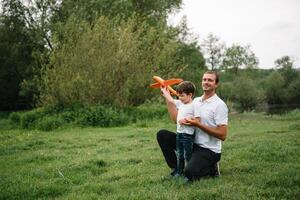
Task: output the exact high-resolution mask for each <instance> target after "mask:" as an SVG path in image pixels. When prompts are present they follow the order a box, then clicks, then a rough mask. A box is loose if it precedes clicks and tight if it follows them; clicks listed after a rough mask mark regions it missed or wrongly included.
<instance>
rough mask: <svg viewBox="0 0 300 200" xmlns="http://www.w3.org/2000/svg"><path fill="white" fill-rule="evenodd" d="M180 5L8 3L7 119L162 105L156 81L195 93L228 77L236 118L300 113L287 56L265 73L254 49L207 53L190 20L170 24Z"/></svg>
mask: <svg viewBox="0 0 300 200" xmlns="http://www.w3.org/2000/svg"><path fill="white" fill-rule="evenodd" d="M181 4H182V1H181V0H164V1H147V0H126V1H124V0H115V1H110V0H97V1H85V0H78V1H72V0H61V1H53V0H30V1H25V0H1V6H2V9H1V16H0V67H1V68H0V85H1V88H0V93H1V95H0V109H1V110H18V109H24V108H32V107H37V106H53V105H54V106H55V105H61V106H71V105H74V104H77V103H80V104H83V105H87V106H89V105H90V106H94V105H99V104H101V105H113V106H119V107H128V106H137V105H141V104H143V103H145V102H147V101H151V100H155V99H156V98H157V96H158V95H157V91H154V90H151V89H149V88H148V86H149V83H150V82H151V77H152V76H153V75H159V76H161V77H165V78H171V77H181V78H183V79H185V80H190V81H193V82H195V83H196V84H197V86H198V87H197V88H199V89H198V94H200V92H201V91H200V88H201V87H200V85H199V84H200V75H201V72H203V71H205V70H207V69H212V70H218V71H220V73H221V74H222V77H223V78H222V84H221V85H220V88H219V93H220V95H221V96H222V97H223V98H224V99H225V100H226V101H228V102H231V103H232V104H233V105H234V107H235V108H236V109H239V110H253V109H255V108H257V107H259V106H262V105H274V104H282V105H286V104H295V103H298V102H297V100H298V99H299V97H300V94H299V93H300V92H299V88H300V77H299V71H297V70H296V69H295V68H294V66H293V60H292V59H291V58H290V57H289V56H283V57H282V58H279V59H278V60H276V61H275V68H274V69H271V70H262V69H259V68H258V64H259V61H258V58H257V57H256V56H255V54H254V52H252V51H251V47H250V46H241V45H239V44H234V45H232V46H230V47H226V45H225V44H223V43H222V42H220V39H219V38H217V37H216V36H214V35H212V34H210V35H209V36H208V37H207V38H206V39H205V40H204V41H203V42H202V43H201V44H199V43H198V42H197V38H193V36H192V34H190V33H189V30H188V28H187V26H186V22H185V21H184V20H183V22H182V23H181V24H179V25H178V26H170V25H168V23H167V17H168V15H169V14H170V13H171V12H174V11H175V10H177V9H179V8H180V6H181Z"/></svg>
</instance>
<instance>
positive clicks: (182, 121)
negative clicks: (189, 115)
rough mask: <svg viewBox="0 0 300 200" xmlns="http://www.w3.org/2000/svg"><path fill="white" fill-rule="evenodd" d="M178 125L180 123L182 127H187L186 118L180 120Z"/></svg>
mask: <svg viewBox="0 0 300 200" xmlns="http://www.w3.org/2000/svg"><path fill="white" fill-rule="evenodd" d="M178 123H179V124H180V125H185V124H186V123H187V121H186V119H185V118H184V119H181V120H179V121H178Z"/></svg>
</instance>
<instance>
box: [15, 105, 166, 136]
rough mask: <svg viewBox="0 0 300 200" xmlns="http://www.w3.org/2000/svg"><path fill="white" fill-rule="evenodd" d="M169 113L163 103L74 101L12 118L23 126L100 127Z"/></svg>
mask: <svg viewBox="0 0 300 200" xmlns="http://www.w3.org/2000/svg"><path fill="white" fill-rule="evenodd" d="M166 115H167V109H166V107H165V106H164V105H161V104H145V105H141V106H138V107H127V108H119V107H109V106H103V105H96V106H83V105H80V104H74V105H73V106H69V107H64V108H63V107H59V106H57V107H44V108H37V109H34V110H31V111H27V112H13V113H11V114H10V116H9V119H10V121H11V122H12V123H14V124H16V125H18V126H19V127H20V128H23V129H38V130H42V131H51V130H53V129H56V128H58V127H61V126H63V125H65V124H74V125H80V126H98V127H116V126H124V125H128V124H129V123H135V122H137V121H143V120H148V119H153V118H161V117H163V116H166Z"/></svg>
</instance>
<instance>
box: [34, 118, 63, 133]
mask: <svg viewBox="0 0 300 200" xmlns="http://www.w3.org/2000/svg"><path fill="white" fill-rule="evenodd" d="M64 123H65V122H64V121H63V120H62V119H61V118H60V117H59V116H56V115H53V116H45V117H43V118H41V119H39V120H37V121H36V125H35V127H36V129H37V130H41V131H52V130H54V129H57V128H58V127H60V126H62V125H63V124H64Z"/></svg>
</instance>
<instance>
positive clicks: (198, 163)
mask: <svg viewBox="0 0 300 200" xmlns="http://www.w3.org/2000/svg"><path fill="white" fill-rule="evenodd" d="M193 148H194V149H193V153H192V157H191V159H190V161H189V162H188V163H187V165H186V168H185V172H184V173H185V176H186V177H187V178H188V179H189V180H197V179H200V178H202V177H206V176H210V175H211V172H212V170H213V168H214V165H215V164H216V163H217V162H218V161H219V160H220V159H221V154H218V153H215V152H213V151H211V150H209V149H205V148H202V147H199V146H198V145H194V147H193Z"/></svg>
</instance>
